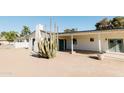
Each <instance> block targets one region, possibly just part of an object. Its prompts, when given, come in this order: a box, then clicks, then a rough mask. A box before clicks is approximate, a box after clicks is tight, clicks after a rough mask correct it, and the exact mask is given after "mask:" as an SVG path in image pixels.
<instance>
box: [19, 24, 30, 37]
mask: <svg viewBox="0 0 124 93" xmlns="http://www.w3.org/2000/svg"><path fill="white" fill-rule="evenodd" d="M30 33H31V32H30V29H29V27H28V26H23V29H22V32H21V36H26V35H29V34H30Z"/></svg>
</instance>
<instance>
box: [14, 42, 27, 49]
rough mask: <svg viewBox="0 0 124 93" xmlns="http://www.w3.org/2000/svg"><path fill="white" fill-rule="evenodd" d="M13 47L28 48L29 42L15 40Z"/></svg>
mask: <svg viewBox="0 0 124 93" xmlns="http://www.w3.org/2000/svg"><path fill="white" fill-rule="evenodd" d="M14 47H15V48H29V42H26V41H25V42H15V43H14Z"/></svg>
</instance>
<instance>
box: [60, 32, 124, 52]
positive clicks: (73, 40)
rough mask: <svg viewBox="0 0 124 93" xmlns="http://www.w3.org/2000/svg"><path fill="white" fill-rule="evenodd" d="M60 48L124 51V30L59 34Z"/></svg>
mask: <svg viewBox="0 0 124 93" xmlns="http://www.w3.org/2000/svg"><path fill="white" fill-rule="evenodd" d="M59 50H60V51H65V50H70V52H71V54H73V53H75V51H81V50H83V51H84V50H85V51H93V52H100V53H101V52H115V53H118V52H121V53H123V52H124V31H123V30H113V31H111V30H106V31H85V32H83V31H82V32H81V31H79V32H78V31H77V32H76V31H75V32H72V33H60V34H59Z"/></svg>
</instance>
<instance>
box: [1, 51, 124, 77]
mask: <svg viewBox="0 0 124 93" xmlns="http://www.w3.org/2000/svg"><path fill="white" fill-rule="evenodd" d="M89 56H91V58H90V57H89ZM95 56H96V54H90V53H84V54H80V53H78V54H73V55H71V54H69V53H67V52H66V53H65V52H59V53H58V54H57V57H56V58H54V59H44V58H37V57H33V56H31V53H30V51H29V50H28V49H0V76H124V62H123V60H115V59H111V58H105V59H104V60H103V61H99V60H97V59H95V58H94V57H95ZM92 57H93V58H92Z"/></svg>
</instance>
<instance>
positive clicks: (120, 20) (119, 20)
mask: <svg viewBox="0 0 124 93" xmlns="http://www.w3.org/2000/svg"><path fill="white" fill-rule="evenodd" d="M111 22H112V24H113V25H114V28H117V29H119V28H124V17H115V18H113V19H112V21H111Z"/></svg>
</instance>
